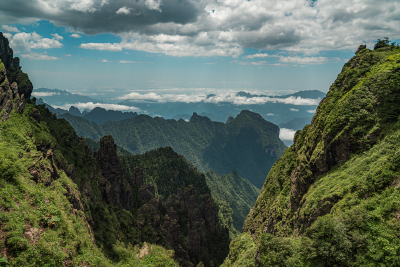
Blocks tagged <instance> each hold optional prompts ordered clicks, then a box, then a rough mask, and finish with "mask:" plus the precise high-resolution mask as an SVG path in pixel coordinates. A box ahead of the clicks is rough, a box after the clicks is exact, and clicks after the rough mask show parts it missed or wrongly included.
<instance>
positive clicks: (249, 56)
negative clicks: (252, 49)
mask: <svg viewBox="0 0 400 267" xmlns="http://www.w3.org/2000/svg"><path fill="white" fill-rule="evenodd" d="M256 57H260V58H266V57H277V56H276V55H268V54H267V53H263V54H260V53H258V54H253V55H248V56H245V57H244V58H256Z"/></svg>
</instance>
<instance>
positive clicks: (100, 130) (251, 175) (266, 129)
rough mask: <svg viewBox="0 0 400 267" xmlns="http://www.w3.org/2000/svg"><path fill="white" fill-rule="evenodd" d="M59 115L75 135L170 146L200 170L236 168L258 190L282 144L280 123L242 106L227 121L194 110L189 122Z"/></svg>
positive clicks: (132, 147)
mask: <svg viewBox="0 0 400 267" xmlns="http://www.w3.org/2000/svg"><path fill="white" fill-rule="evenodd" d="M58 117H59V118H63V119H65V120H67V121H68V122H69V123H70V124H71V125H72V127H74V129H75V130H76V133H77V134H78V135H79V136H83V137H85V138H92V139H94V140H99V139H100V137H102V136H104V135H112V136H113V138H114V139H115V142H116V143H117V144H118V145H119V146H121V147H123V148H124V149H126V150H128V151H129V152H131V153H132V154H142V153H145V152H146V151H149V150H152V149H156V148H158V147H167V146H169V147H172V148H173V149H174V150H175V151H176V152H177V153H179V154H183V155H184V156H185V157H186V158H187V159H188V160H189V161H190V162H192V163H193V164H194V166H195V167H197V168H198V169H199V170H200V171H204V172H206V171H208V170H210V169H213V170H214V171H215V172H216V173H218V174H228V173H230V172H231V171H233V170H235V171H237V173H238V174H239V175H240V176H241V177H243V178H245V179H248V180H249V181H250V182H251V183H252V184H253V185H255V186H256V187H258V188H261V187H262V185H263V183H264V180H265V177H266V176H267V174H268V172H269V169H270V168H271V166H272V165H273V164H274V163H275V161H276V160H277V159H278V158H279V157H280V156H281V155H282V153H283V151H284V149H285V148H286V146H285V145H284V143H283V142H282V141H281V140H280V139H279V127H278V126H276V125H274V124H272V123H270V122H268V121H266V120H264V119H263V118H262V116H261V115H259V114H257V113H254V112H251V111H246V110H244V111H242V112H241V113H240V114H239V115H238V116H237V117H236V118H235V119H233V120H232V121H230V122H229V123H221V122H214V121H211V120H210V119H209V118H207V117H203V116H199V115H197V114H196V113H193V115H192V117H191V118H190V121H189V122H186V121H184V120H179V121H175V120H165V119H163V118H159V117H155V118H152V117H150V116H148V115H142V114H141V115H138V116H136V117H134V118H131V119H127V120H122V121H117V122H111V121H109V122H106V123H104V124H103V125H98V124H97V123H94V122H90V121H88V120H85V119H83V118H81V117H77V116H73V115H70V114H63V115H59V116H58Z"/></svg>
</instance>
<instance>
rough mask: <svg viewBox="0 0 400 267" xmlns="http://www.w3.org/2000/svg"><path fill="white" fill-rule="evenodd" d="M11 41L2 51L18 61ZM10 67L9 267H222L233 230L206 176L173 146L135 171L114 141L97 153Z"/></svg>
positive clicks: (0, 249)
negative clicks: (220, 211) (168, 176)
mask: <svg viewBox="0 0 400 267" xmlns="http://www.w3.org/2000/svg"><path fill="white" fill-rule="evenodd" d="M1 38H3V37H2V35H0V42H2V43H3V44H4V43H5V44H6V45H5V46H3V47H6V49H7V50H9V51H6V53H4V51H0V52H1V53H0V55H6V56H7V57H10V58H11V59H13V58H12V50H11V49H10V48H9V47H8V42H7V40H6V39H1ZM1 59H3V57H2V58H1ZM5 62H14V63H13V66H16V67H17V69H18V71H19V72H21V73H22V71H21V70H20V67H19V66H18V65H17V63H18V60H17V59H15V58H14V59H13V60H8V59H7V58H6V61H5ZM9 66H10V64H9V65H7V64H3V63H2V61H0V119H1V120H0V253H1V257H0V266H178V265H179V266H196V265H198V264H200V266H215V265H219V264H220V263H222V261H223V260H224V258H225V257H226V255H227V251H228V245H229V231H228V229H227V228H226V227H224V226H222V225H220V223H219V222H218V205H216V204H215V202H214V200H213V199H212V197H211V196H210V189H209V188H208V186H207V184H206V180H205V176H204V174H202V173H200V172H198V171H197V170H196V169H195V168H193V167H192V166H191V165H190V164H187V162H186V161H184V160H183V159H182V158H181V157H180V156H179V155H178V154H176V153H175V152H174V151H173V150H172V149H171V148H161V149H158V150H155V151H150V152H148V153H147V154H145V155H143V156H135V159H140V158H143V157H144V158H145V159H146V160H145V161H143V160H139V161H134V162H132V161H131V160H128V161H127V162H130V163H131V165H130V166H131V167H132V168H133V173H130V174H128V173H127V172H126V171H125V169H124V165H123V162H122V161H121V159H120V158H119V157H118V155H117V147H116V145H115V144H114V140H113V138H112V137H111V136H105V137H103V138H101V139H100V142H99V143H100V145H99V149H98V150H97V151H95V153H92V151H91V149H90V148H89V146H88V144H87V143H86V141H85V139H83V138H79V137H78V136H77V135H76V133H75V131H74V129H73V128H72V127H71V125H69V124H68V122H66V121H65V120H63V119H57V117H56V116H55V115H54V114H53V113H52V112H50V111H49V110H48V109H47V108H46V107H45V106H44V105H38V106H37V105H35V103H34V100H27V101H26V100H25V99H29V95H30V93H31V92H32V89H31V88H30V87H29V86H27V85H26V84H29V83H27V82H26V81H23V82H20V80H19V77H25V78H26V79H28V77H27V75H26V74H23V75H22V74H20V75H19V76H18V75H15V76H13V75H10V76H9V77H10V78H8V76H7V71H8V70H9V68H8V67H9ZM11 70H12V69H11ZM28 80H29V79H28ZM20 84H21V88H20V87H19V86H20ZM164 159H165V160H166V161H167V163H166V165H165V164H161V162H163V160H164ZM148 162H155V163H156V164H147V163H148ZM166 167H167V168H166ZM166 173H174V174H177V177H178V178H179V181H180V182H179V183H175V182H174V180H165V179H161V178H165V175H166ZM148 174H152V175H151V176H150V177H149V176H148ZM155 174H160V175H161V176H160V179H156V177H157V176H156V175H155ZM164 187H165V188H168V192H166V191H162V193H163V194H162V195H161V194H159V193H158V192H159V190H160V189H162V188H164ZM156 189H157V190H156ZM156 191H157V193H156Z"/></svg>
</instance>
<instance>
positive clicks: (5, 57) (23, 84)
mask: <svg viewBox="0 0 400 267" xmlns="http://www.w3.org/2000/svg"><path fill="white" fill-rule="evenodd" d="M0 60H1V61H0V110H1V113H0V119H1V120H3V121H5V120H7V119H8V118H9V115H10V112H11V111H12V110H15V111H16V112H19V113H22V112H23V111H24V108H25V100H26V99H29V98H30V96H31V93H32V90H33V86H32V83H31V82H30V81H29V78H28V75H26V74H25V73H23V72H22V71H21V67H20V66H19V58H17V57H15V58H14V57H13V51H12V49H11V48H10V47H9V45H8V40H7V38H5V37H4V36H3V34H2V33H1V32H0Z"/></svg>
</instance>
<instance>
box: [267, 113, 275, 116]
mask: <svg viewBox="0 0 400 267" xmlns="http://www.w3.org/2000/svg"><path fill="white" fill-rule="evenodd" d="M266 115H267V116H274V114H273V113H267V114H266Z"/></svg>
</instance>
